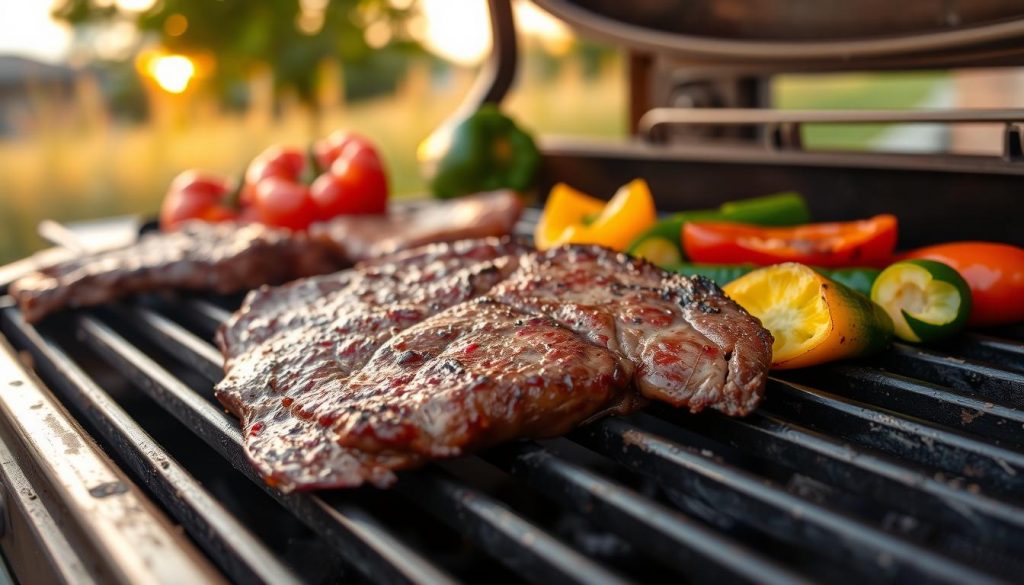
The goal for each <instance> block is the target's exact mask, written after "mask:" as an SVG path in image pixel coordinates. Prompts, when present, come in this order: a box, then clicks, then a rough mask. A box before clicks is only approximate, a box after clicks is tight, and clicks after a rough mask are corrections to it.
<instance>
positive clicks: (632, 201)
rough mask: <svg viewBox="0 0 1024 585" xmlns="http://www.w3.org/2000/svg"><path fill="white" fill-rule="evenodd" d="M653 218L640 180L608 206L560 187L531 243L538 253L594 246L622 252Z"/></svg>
mask: <svg viewBox="0 0 1024 585" xmlns="http://www.w3.org/2000/svg"><path fill="white" fill-rule="evenodd" d="M656 219H657V212H656V211H655V209H654V198H653V197H651V191H650V189H649V188H648V187H647V183H646V182H645V181H643V180H642V179H636V180H634V181H631V182H629V183H627V184H625V185H623V186H622V187H621V188H619V190H618V191H617V192H616V193H615V196H614V197H612V198H611V200H610V201H608V203H607V204H605V203H604V202H602V201H601V200H600V199H595V198H593V197H590V196H589V195H585V194H583V193H580V192H579V191H576V190H575V189H572V188H571V187H568V186H567V185H562V184H559V185H556V186H555V188H554V189H552V192H551V196H550V197H549V198H548V203H547V204H546V205H545V207H544V213H543V215H542V216H541V220H540V222H539V223H538V224H537V229H536V231H535V233H534V240H535V242H534V243H535V244H536V245H537V248H539V249H541V250H546V249H548V248H551V247H554V246H559V245H562V244H597V245H599V246H605V247H608V248H611V249H613V250H618V251H620V252H621V251H624V250H625V249H626V247H627V246H628V245H629V243H630V242H632V241H633V239H634V238H635V237H636V236H637V235H638V234H640V233H641V232H643V231H644V230H645V229H647V228H649V227H650V226H651V225H653V224H654V222H655V221H656Z"/></svg>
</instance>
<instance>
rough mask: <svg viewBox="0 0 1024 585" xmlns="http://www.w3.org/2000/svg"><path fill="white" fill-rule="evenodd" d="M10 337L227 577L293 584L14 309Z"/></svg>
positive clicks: (8, 317) (6, 319) (7, 319)
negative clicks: (20, 346) (30, 357)
mask: <svg viewBox="0 0 1024 585" xmlns="http://www.w3.org/2000/svg"><path fill="white" fill-rule="evenodd" d="M2 319H3V325H4V329H5V331H6V332H7V334H8V335H9V336H10V337H11V339H13V340H16V341H17V342H19V343H20V345H22V346H24V347H27V348H28V349H29V351H30V352H31V354H32V358H33V359H34V360H35V364H36V369H37V371H38V372H39V373H40V375H41V376H42V377H43V379H44V380H45V381H46V382H47V384H49V385H50V386H51V387H52V388H53V389H54V390H55V391H57V392H59V393H60V395H61V396H62V397H63V398H64V399H65V400H66V401H67V402H70V403H71V404H74V405H75V406H76V407H77V408H78V409H79V411H80V412H82V413H84V415H85V416H86V417H87V418H88V419H89V421H90V422H91V423H92V424H93V425H94V426H95V427H96V428H97V429H98V431H99V432H100V433H101V434H102V436H103V438H104V439H106V440H107V442H108V444H110V445H113V446H114V448H115V449H116V450H117V452H118V454H119V455H120V456H121V459H122V460H124V461H126V462H128V464H129V465H130V466H131V468H132V471H134V472H135V475H136V476H137V477H139V478H141V479H142V480H143V481H144V482H145V485H146V487H148V488H149V489H150V490H151V491H152V492H153V494H155V495H156V497H157V499H158V500H159V501H160V502H161V503H162V504H163V505H164V506H165V507H166V508H167V509H168V510H169V511H170V512H171V514H172V515H173V516H174V517H175V519H177V520H178V521H179V522H181V524H182V525H183V526H185V527H186V529H187V530H188V531H189V534H190V536H192V538H194V539H195V540H196V541H197V542H199V543H200V544H201V545H202V546H203V549H204V550H205V551H206V552H207V554H209V555H210V556H211V557H213V559H214V560H215V561H217V563H218V564H219V565H220V567H221V568H222V569H223V570H224V572H225V573H227V575H228V576H230V577H231V578H233V579H235V580H236V581H239V582H247V583H251V582H261V583H282V584H287V583H298V578H297V577H296V576H295V575H294V574H293V573H292V572H291V570H289V569H287V568H286V567H284V566H283V565H281V564H280V563H279V562H278V561H277V560H276V558H275V557H274V555H273V554H272V553H271V552H270V551H269V550H267V549H266V547H264V546H263V545H262V544H261V543H260V542H259V540H257V539H256V538H255V537H254V536H253V535H252V534H251V533H250V532H249V531H248V530H247V529H246V528H245V527H244V526H242V525H241V524H240V523H238V522H237V521H236V520H235V518H234V517H233V516H232V515H231V514H229V513H228V512H227V511H226V510H224V508H223V507H222V506H221V505H220V504H219V503H218V502H217V501H216V500H215V499H214V498H213V497H212V496H210V494H209V493H208V492H206V490H204V489H203V487H202V486H201V485H200V484H199V483H198V482H197V481H196V480H195V479H194V478H193V477H192V476H191V475H190V474H189V473H188V472H187V471H186V470H185V469H184V468H183V467H181V465H179V464H178V462H176V461H175V460H174V459H173V458H172V457H171V456H170V455H168V454H167V452H166V451H164V450H163V449H162V448H161V447H160V446H159V445H158V444H157V443H156V442H155V441H153V439H152V438H151V437H150V436H149V435H148V434H147V433H146V431H144V430H143V429H142V428H141V427H140V426H139V425H138V424H137V423H136V422H135V421H134V420H132V418H131V417H130V416H128V414H127V413H126V412H125V411H124V410H123V409H122V408H121V407H120V406H118V404H117V403H116V402H114V400H113V399H111V398H110V396H109V395H108V394H107V393H106V392H104V391H103V390H102V389H101V388H99V386H97V385H96V383H95V382H93V381H92V379H91V378H89V377H88V375H86V374H85V372H83V371H82V370H81V369H80V368H79V367H78V366H77V365H76V364H75V363H74V362H73V361H72V360H71V358H69V357H68V356H67V355H66V354H65V353H64V352H63V351H62V350H61V349H60V348H59V347H58V346H57V344H56V343H54V342H53V341H52V340H50V339H49V338H46V337H44V336H42V335H40V334H39V332H38V331H36V330H35V328H33V327H32V326H30V325H28V324H27V323H25V321H24V320H23V319H22V318H21V316H20V314H19V312H18V311H17V310H16V309H8V310H4V311H3V312H2Z"/></svg>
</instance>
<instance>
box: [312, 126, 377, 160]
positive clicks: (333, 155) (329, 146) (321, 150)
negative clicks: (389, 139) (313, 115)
mask: <svg viewBox="0 0 1024 585" xmlns="http://www.w3.org/2000/svg"><path fill="white" fill-rule="evenodd" d="M353 145H355V146H353ZM349 147H353V148H359V149H362V148H368V149H370V150H373V143H372V142H370V139H369V138H366V137H365V136H363V135H361V134H356V133H355V132H349V131H348V130H335V131H334V132H332V133H331V135H330V136H328V137H327V138H324V139H322V140H317V141H316V142H315V143H313V154H314V156H316V160H317V164H319V165H320V168H321V169H324V170H327V169H329V168H331V165H332V164H334V161H336V160H338V158H339V157H341V154H342V152H344V151H345V149H346V148H349Z"/></svg>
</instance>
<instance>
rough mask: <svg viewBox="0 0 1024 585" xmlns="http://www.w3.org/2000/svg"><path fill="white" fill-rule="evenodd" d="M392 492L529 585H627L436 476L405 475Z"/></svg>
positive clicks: (475, 493)
mask: <svg viewBox="0 0 1024 585" xmlns="http://www.w3.org/2000/svg"><path fill="white" fill-rule="evenodd" d="M396 487H397V489H398V490H399V491H400V492H402V493H404V494H405V495H406V496H408V497H410V498H412V499H414V500H415V501H416V503H418V504H420V505H423V506H426V507H427V508H429V509H430V511H431V512H432V513H433V514H435V515H436V516H437V517H438V518H441V519H442V520H444V521H445V522H446V523H448V524H449V525H451V526H452V527H453V528H455V529H456V530H458V531H459V532H460V533H461V534H462V535H463V536H465V537H466V538H468V539H470V541H472V542H475V543H477V544H479V545H480V546H482V547H483V548H484V549H485V550H487V552H488V553H490V554H491V555H492V556H493V557H494V558H496V559H497V560H499V561H501V562H502V563H503V564H505V565H506V566H508V567H509V568H510V569H512V570H514V571H516V572H517V573H519V574H520V575H521V576H523V577H524V578H526V579H527V580H529V581H531V582H533V583H552V582H555V583H581V584H582V583H609V584H610V583H626V582H627V581H625V580H623V579H622V578H621V577H618V576H616V575H614V574H612V573H610V572H609V571H607V570H606V569H604V568H602V567H601V566H600V565H598V564H596V563H594V562H593V561H591V560H590V559H588V558H586V557H585V556H583V555H581V554H580V553H578V552H576V551H575V550H573V549H572V548H569V547H568V546H566V545H564V544H562V543H561V542H560V541H558V540H557V539H555V538H554V537H553V536H551V535H549V534H548V533H546V532H545V531H543V530H542V529H540V528H538V527H537V526H534V525H533V524H530V523H529V522H527V521H526V520H524V519H523V518H522V517H520V516H519V515H518V514H516V513H515V512H513V511H512V510H511V509H509V508H508V507H507V506H504V505H502V504H499V503H498V502H496V501H495V500H494V499H492V498H490V497H489V496H486V495H484V494H482V493H481V492H480V491H478V490H475V489H472V488H469V487H467V486H465V485H460V484H459V483H457V482H455V481H453V480H451V479H449V478H447V477H445V476H444V475H442V474H441V473H439V472H436V471H423V472H419V473H416V474H414V475H406V476H404V477H403V478H402V479H401V481H399V482H398V485H397V486H396Z"/></svg>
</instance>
